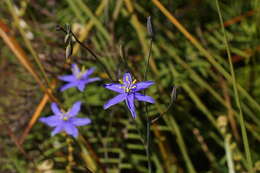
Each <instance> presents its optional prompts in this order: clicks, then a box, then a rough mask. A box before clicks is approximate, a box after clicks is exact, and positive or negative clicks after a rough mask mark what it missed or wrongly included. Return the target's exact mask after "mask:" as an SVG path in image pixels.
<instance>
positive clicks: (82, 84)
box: [77, 81, 86, 92]
mask: <svg viewBox="0 0 260 173" xmlns="http://www.w3.org/2000/svg"><path fill="white" fill-rule="evenodd" d="M85 86H86V83H85V82H83V81H80V82H79V83H78V84H77V88H78V89H79V90H80V91H81V92H83V91H84V89H85Z"/></svg>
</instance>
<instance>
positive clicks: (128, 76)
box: [123, 73, 132, 84]
mask: <svg viewBox="0 0 260 173" xmlns="http://www.w3.org/2000/svg"><path fill="white" fill-rule="evenodd" d="M123 82H124V83H125V84H130V83H132V76H131V74H130V73H125V74H124V76H123Z"/></svg>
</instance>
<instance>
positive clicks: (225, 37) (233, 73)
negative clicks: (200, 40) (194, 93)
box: [216, 0, 253, 172]
mask: <svg viewBox="0 0 260 173" xmlns="http://www.w3.org/2000/svg"><path fill="white" fill-rule="evenodd" d="M216 5H217V10H218V15H219V20H220V23H221V28H222V31H223V34H224V43H225V46H226V51H227V55H228V61H229V67H230V71H231V76H232V83H233V90H234V94H235V101H236V105H237V107H238V109H239V115H240V116H239V121H240V126H241V132H242V140H243V144H244V149H245V152H246V158H247V163H248V165H249V170H250V172H252V171H253V163H252V158H251V153H250V149H249V143H248V138H247V132H246V127H245V121H244V117H243V112H242V108H241V103H240V98H239V93H238V89H237V85H236V77H235V72H234V67H233V64H232V59H231V54H230V48H229V43H228V39H227V35H226V31H225V28H224V22H223V18H222V14H221V10H220V7H219V2H218V0H216Z"/></svg>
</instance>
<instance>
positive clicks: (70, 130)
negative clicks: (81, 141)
mask: <svg viewBox="0 0 260 173" xmlns="http://www.w3.org/2000/svg"><path fill="white" fill-rule="evenodd" d="M64 130H65V131H66V132H67V134H69V135H72V136H73V137H74V138H76V137H77V136H78V134H79V131H78V129H77V128H76V127H75V126H74V125H73V124H71V123H69V122H66V123H65V124H64Z"/></svg>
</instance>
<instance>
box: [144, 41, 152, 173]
mask: <svg viewBox="0 0 260 173" xmlns="http://www.w3.org/2000/svg"><path fill="white" fill-rule="evenodd" d="M152 46H153V39H152V37H151V40H150V45H149V52H148V57H147V61H146V64H145V71H144V81H145V80H146V77H147V72H148V67H149V62H150V58H151V52H152ZM144 95H145V91H144ZM144 104H145V114H146V122H147V125H146V147H145V149H146V156H147V161H148V170H149V173H152V165H151V153H150V144H151V138H150V137H151V132H150V127H151V120H150V119H149V117H148V106H147V104H146V103H144Z"/></svg>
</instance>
